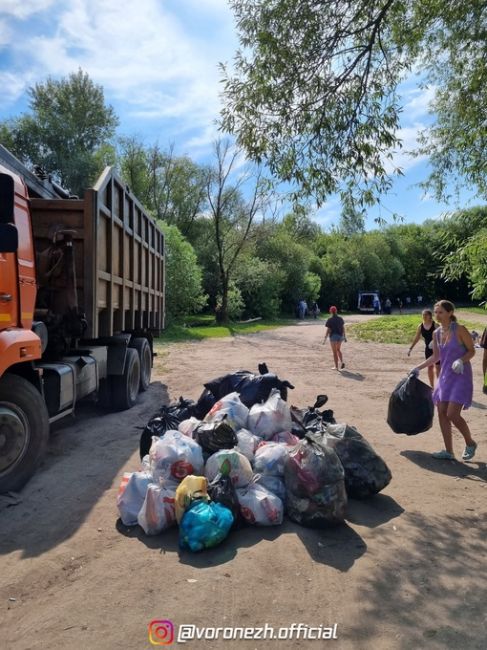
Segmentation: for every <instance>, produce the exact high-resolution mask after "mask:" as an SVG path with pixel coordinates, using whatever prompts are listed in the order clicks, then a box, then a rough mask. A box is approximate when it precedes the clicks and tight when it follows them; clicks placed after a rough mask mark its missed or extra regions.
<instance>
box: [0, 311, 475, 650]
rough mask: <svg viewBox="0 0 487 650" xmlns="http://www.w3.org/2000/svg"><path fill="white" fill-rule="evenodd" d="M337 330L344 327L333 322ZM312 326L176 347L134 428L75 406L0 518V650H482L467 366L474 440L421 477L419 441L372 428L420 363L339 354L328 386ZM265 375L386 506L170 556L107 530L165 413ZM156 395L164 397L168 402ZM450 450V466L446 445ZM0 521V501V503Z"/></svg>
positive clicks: (425, 442) (425, 452)
mask: <svg viewBox="0 0 487 650" xmlns="http://www.w3.org/2000/svg"><path fill="white" fill-rule="evenodd" d="M347 320H349V321H351V320H352V319H347ZM322 336H323V326H322V324H321V323H315V322H303V323H300V324H299V325H296V326H292V327H288V328H283V329H278V330H274V331H268V332H264V333H260V334H256V335H251V336H245V337H235V338H232V339H217V340H208V341H205V342H202V343H194V344H184V345H177V346H172V347H171V348H170V352H169V354H168V357H167V359H166V360H165V361H164V365H165V366H166V368H167V371H166V372H165V374H164V376H161V377H158V378H156V379H159V381H160V382H164V383H163V384H162V383H159V382H156V383H154V384H153V385H152V386H151V388H150V390H149V391H148V393H146V394H145V395H143V396H142V398H141V400H140V403H139V404H138V405H137V406H136V407H135V408H134V409H132V410H131V411H128V412H126V413H124V414H122V415H120V414H118V415H117V414H110V415H105V416H100V414H99V412H98V411H96V409H94V408H91V407H85V408H83V409H82V410H80V414H79V416H78V418H77V419H76V420H75V421H74V422H67V423H64V424H63V425H62V427H61V426H59V427H58V428H57V430H56V431H55V433H54V435H53V439H52V442H51V446H50V454H49V458H48V460H47V462H46V463H45V465H44V467H43V468H42V469H41V470H40V471H39V472H38V473H37V475H36V476H35V477H34V479H33V480H32V481H31V482H30V483H29V484H28V486H27V487H26V488H25V489H24V491H23V492H22V494H21V498H22V502H21V503H19V504H18V505H16V506H12V507H8V508H4V509H3V510H2V511H1V512H0V531H1V536H0V607H1V609H2V611H1V614H0V617H1V618H0V620H1V621H2V624H1V632H0V646H1V647H2V648H5V649H6V650H7V649H8V650H10V649H12V650H27V649H28V648H29V649H42V650H44V649H48V648H49V650H57V649H65V648H71V647H73V648H74V647H86V648H90V649H95V650H98V649H105V648H106V649H107V650H108V649H110V650H111V649H116V648H122V647H126V648H134V649H139V648H148V647H151V646H150V644H149V642H148V636H147V625H148V623H149V622H150V621H151V620H152V619H170V620H173V621H174V623H175V624H176V625H179V624H182V623H186V624H194V625H196V626H218V627H228V626H240V627H248V626H263V625H264V624H265V623H267V624H268V625H269V626H273V627H274V628H275V630H277V629H278V628H280V627H284V626H288V625H291V624H292V623H299V622H301V623H304V624H307V625H310V626H319V625H323V626H331V625H333V624H334V623H337V636H338V640H335V641H325V640H321V641H318V640H316V641H315V640H309V639H308V640H305V639H303V638H301V639H298V640H296V639H295V640H294V641H284V640H280V641H277V640H269V639H268V640H254V641H250V640H233V641H228V640H223V639H219V640H213V641H205V642H203V641H191V642H188V644H187V647H190V648H217V649H220V648H225V649H228V648H232V649H233V648H236V649H238V648H242V649H244V648H248V649H249V650H254V649H256V648H257V649H258V650H261V649H262V648H276V650H277V648H279V649H281V648H296V647H297V648H303V649H307V648H310V649H312V648H323V647H325V645H326V644H329V643H330V644H333V647H335V648H340V649H352V648H353V649H354V650H357V649H359V650H361V649H364V650H368V649H372V648H373V649H374V650H382V649H383V650H391V649H396V648H397V649H401V650H403V649H404V650H406V649H408V650H409V649H410V648H435V649H436V648H454V647H462V648H463V649H474V648H478V649H481V648H482V649H483V648H485V646H486V643H485V629H486V623H487V618H486V606H485V603H486V589H485V586H486V581H485V577H484V576H485V558H486V556H487V555H486V550H487V548H486V539H487V526H486V507H485V504H486V501H487V487H486V486H487V469H486V464H485V459H487V426H486V425H487V396H485V395H483V394H482V392H481V382H480V374H481V373H480V367H481V355H480V354H477V356H476V357H475V359H474V361H473V365H474V376H475V380H476V385H475V394H474V406H473V407H472V409H471V410H470V411H469V412H468V413H467V417H468V421H469V423H470V425H471V428H472V430H473V432H474V435H475V437H476V438H477V439H478V441H479V443H480V444H479V452H478V458H476V459H475V462H471V463H468V464H466V463H453V462H447V461H435V460H433V459H431V458H430V456H429V453H430V452H431V451H434V450H435V449H438V448H440V447H441V443H440V433H439V429H438V426H437V423H435V425H434V427H433V429H432V430H431V431H429V432H427V433H424V434H421V435H419V436H412V437H407V436H398V435H394V434H392V433H391V431H390V430H389V429H388V426H387V424H386V422H385V415H386V410H387V400H388V397H389V394H390V392H391V390H392V388H393V387H394V385H395V384H396V383H397V381H398V380H399V379H400V378H401V377H403V376H404V374H405V372H406V371H407V370H408V369H409V368H410V367H411V365H414V364H416V363H419V361H420V359H421V350H420V349H419V348H420V346H417V348H416V349H415V350H414V356H413V358H412V359H407V357H406V355H405V350H404V349H402V348H400V347H399V346H395V345H374V344H367V345H365V344H361V343H356V342H349V343H347V344H345V345H344V352H345V355H346V362H347V367H346V370H345V371H343V372H342V373H337V372H334V371H332V370H331V369H330V366H331V352H330V349H329V347H328V346H326V347H323V346H322V345H321V343H320V341H321V339H322ZM260 361H266V362H267V364H268V365H269V368H270V370H272V371H273V372H276V373H277V374H278V375H279V376H280V377H281V378H283V379H285V378H286V379H289V380H290V381H291V382H292V383H293V384H294V385H295V386H296V388H295V390H294V391H291V392H290V401H291V402H292V403H293V404H296V405H299V406H305V405H307V404H311V403H312V402H313V400H314V397H315V396H316V394H317V393H321V392H326V393H327V394H328V395H329V404H328V406H329V407H330V408H333V409H334V411H335V416H336V418H337V420H338V421H346V422H348V423H350V424H354V425H355V426H356V427H357V428H358V429H359V431H361V432H362V433H363V434H364V435H365V436H366V437H367V438H368V439H369V441H370V442H371V443H372V444H373V446H374V447H375V449H376V450H377V451H378V452H379V453H380V454H381V455H382V456H383V457H384V459H385V460H386V462H387V463H388V465H389V466H390V468H391V470H392V473H393V480H392V483H391V484H390V485H389V486H388V487H387V488H386V490H385V491H384V493H383V494H381V495H379V496H377V497H375V498H373V499H370V500H368V501H365V502H358V501H351V502H350V507H349V516H348V519H347V523H346V525H344V526H342V527H340V528H336V529H332V530H329V531H313V530H309V529H305V528H301V527H299V526H297V525H295V524H292V523H290V522H286V523H285V524H284V525H283V526H281V527H279V528H261V529H258V528H248V529H245V530H243V531H237V532H235V533H232V535H231V536H230V537H229V538H228V539H227V540H226V541H225V542H224V543H223V544H222V545H221V546H220V547H218V548H216V549H213V550H211V551H206V552H204V553H201V554H190V553H182V554H179V553H178V547H177V531H175V530H174V531H171V532H169V533H167V534H164V535H161V536H158V537H152V538H151V537H145V536H144V535H143V534H142V533H141V532H140V531H139V530H138V529H135V530H129V529H127V528H125V527H124V526H123V525H121V524H120V522H118V523H117V510H116V504H115V497H116V492H117V489H118V485H119V483H120V477H121V475H122V473H123V472H124V471H130V470H134V469H137V467H138V450H137V447H138V438H139V434H140V431H139V430H138V429H137V428H136V427H140V426H143V424H144V423H145V421H146V420H147V419H148V417H149V416H150V415H151V414H152V413H153V411H154V410H155V409H156V407H157V405H158V404H159V403H160V402H161V401H162V400H167V399H168V397H170V398H171V399H175V398H177V397H178V396H179V395H184V396H186V397H193V398H196V397H197V396H198V395H199V393H200V392H201V389H202V384H203V382H204V381H206V380H207V379H210V378H212V377H216V376H218V375H219V374H224V373H225V372H228V371H231V370H235V369H238V368H248V369H250V370H255V369H256V368H257V364H258V363H259V362H260ZM166 387H167V391H168V392H169V394H168V392H167V391H166ZM455 448H456V451H457V454H458V455H460V453H461V449H462V445H461V441H460V439H459V437H458V436H457V437H456V439H455ZM0 507H1V501H0Z"/></svg>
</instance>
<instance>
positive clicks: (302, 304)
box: [298, 299, 308, 320]
mask: <svg viewBox="0 0 487 650" xmlns="http://www.w3.org/2000/svg"><path fill="white" fill-rule="evenodd" d="M307 311H308V304H307V302H306V300H304V299H302V300H300V301H299V303H298V318H301V320H302V319H303V318H304V317H305V316H306V313H307Z"/></svg>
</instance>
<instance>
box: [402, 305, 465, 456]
mask: <svg viewBox="0 0 487 650" xmlns="http://www.w3.org/2000/svg"><path fill="white" fill-rule="evenodd" d="M454 311H455V306H454V305H453V303H451V302H450V301H449V300H440V301H439V302H437V303H436V304H435V308H434V313H435V319H436V320H437V321H438V323H439V324H440V327H437V328H436V330H435V332H434V335H433V355H432V356H431V357H429V359H426V361H423V363H421V364H420V365H419V366H417V367H416V368H413V370H412V372H413V373H414V374H417V373H418V371H419V370H421V369H422V368H428V367H429V366H432V365H434V364H435V363H436V362H437V361H438V360H439V361H440V362H441V368H440V376H439V378H438V383H437V385H436V388H435V389H434V391H433V402H434V403H435V404H436V406H437V408H438V420H439V422H440V429H441V433H442V435H443V441H444V443H445V449H442V450H441V451H437V452H434V453H433V454H432V456H433V458H440V459H445V460H454V459H455V455H454V452H453V440H452V424H453V426H455V427H456V428H457V429H458V430H459V431H460V433H461V434H462V436H463V438H464V440H465V449H464V450H463V454H462V458H463V460H471V459H472V458H473V457H474V456H475V453H476V451H477V443H476V442H475V440H474V439H473V438H472V434H471V433H470V429H469V427H468V424H467V423H466V421H465V420H464V419H463V417H462V415H461V412H462V409H468V408H469V407H470V406H471V404H472V397H473V378H472V365H471V363H470V359H471V358H472V357H473V356H474V355H475V348H474V346H473V341H472V337H471V336H470V332H469V331H468V330H467V329H466V328H465V327H464V326H463V325H459V324H458V323H457V318H456V316H455V314H454Z"/></svg>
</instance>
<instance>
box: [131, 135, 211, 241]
mask: <svg viewBox="0 0 487 650" xmlns="http://www.w3.org/2000/svg"><path fill="white" fill-rule="evenodd" d="M118 164H119V167H120V171H121V174H122V177H123V178H124V180H125V181H127V183H129V185H130V186H131V188H132V189H133V191H134V192H135V194H136V195H137V196H138V197H139V199H140V200H141V201H142V203H143V204H144V205H145V206H146V207H147V209H149V210H150V211H151V212H152V214H153V215H154V217H155V218H156V219H161V220H163V221H165V222H166V223H168V224H173V225H175V226H177V227H178V229H179V230H180V232H181V234H182V235H183V236H184V237H186V238H187V239H189V240H190V241H191V242H193V243H195V241H196V237H197V228H196V227H195V224H196V220H197V217H198V215H199V214H200V213H201V212H202V211H203V210H204V208H205V200H206V179H207V170H206V168H205V167H203V166H201V165H198V164H197V163H195V162H193V161H192V160H191V159H190V158H188V157H187V156H176V155H175V154H174V147H173V146H171V147H169V149H168V150H167V151H163V150H161V149H160V147H159V145H157V144H155V145H151V146H149V147H146V146H145V145H144V144H143V143H142V142H141V141H140V140H139V139H137V138H136V137H133V136H132V137H128V138H121V139H120V140H119V162H118Z"/></svg>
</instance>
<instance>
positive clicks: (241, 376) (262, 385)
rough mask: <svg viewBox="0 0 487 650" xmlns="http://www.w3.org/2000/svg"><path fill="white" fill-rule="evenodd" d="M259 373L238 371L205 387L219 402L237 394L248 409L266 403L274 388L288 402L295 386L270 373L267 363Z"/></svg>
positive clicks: (261, 367) (208, 383)
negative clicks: (232, 394) (290, 390)
mask: <svg viewBox="0 0 487 650" xmlns="http://www.w3.org/2000/svg"><path fill="white" fill-rule="evenodd" d="M259 372H260V373H261V374H260V375H256V374H254V373H252V372H250V371H249V370H237V371H236V372H232V373H229V374H227V375H223V376H222V377H217V378H216V379H212V380H211V381H209V382H206V383H205V384H204V386H205V388H206V389H207V390H209V391H210V393H211V394H212V395H213V396H214V397H215V400H219V399H221V398H222V397H225V395H228V394H229V393H233V392H237V393H238V394H239V396H240V400H241V401H242V402H243V403H244V404H245V406H247V408H250V407H252V406H253V405H254V404H260V403H261V402H265V401H266V400H267V399H268V397H269V395H270V394H271V390H272V389H273V388H277V389H278V390H279V392H280V394H281V397H282V399H283V400H284V401H286V400H287V391H288V388H291V389H292V388H294V386H293V385H292V384H291V383H290V382H289V381H287V380H284V381H283V380H281V379H279V377H278V376H277V375H275V374H274V373H272V372H269V371H268V368H267V365H266V364H265V363H262V364H259Z"/></svg>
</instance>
